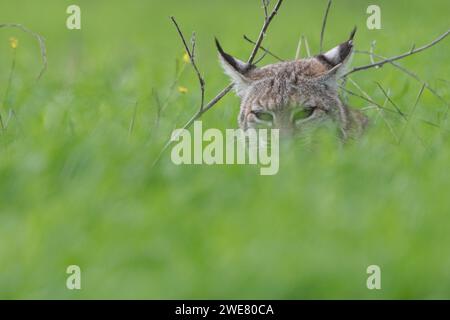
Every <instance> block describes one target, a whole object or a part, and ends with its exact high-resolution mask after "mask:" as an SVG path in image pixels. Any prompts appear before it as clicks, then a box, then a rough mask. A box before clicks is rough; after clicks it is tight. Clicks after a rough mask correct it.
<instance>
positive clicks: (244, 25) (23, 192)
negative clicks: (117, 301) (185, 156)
mask: <svg viewBox="0 0 450 320" xmlns="http://www.w3.org/2000/svg"><path fill="white" fill-rule="evenodd" d="M70 4H74V1H60V0H58V1H57V0H42V1H24V0H14V1H12V0H0V23H5V22H16V23H22V24H24V25H26V26H27V27H28V28H30V29H32V30H33V31H36V32H38V33H40V34H42V35H43V36H44V37H45V38H46V44H47V49H48V62H49V65H48V70H47V72H46V73H45V74H44V76H43V77H42V78H41V79H40V81H36V76H37V74H38V73H39V69H40V66H41V65H40V57H39V47H38V44H37V43H36V41H35V39H33V38H32V37H30V36H29V35H27V34H25V33H22V32H20V31H18V30H14V29H0V98H1V105H0V113H1V115H2V118H3V120H4V121H6V120H9V121H8V126H7V128H6V129H5V130H3V131H2V132H1V134H0V298H5V299H12V298H31V299H37V298H51V299H56V298H64V299H65V298H71V299H72V298H73V299H80V298H88V299H92V298H127V299H128V298H139V299H164V298H193V299H197V298H208V299H217V298H225V299H228V298H251V299H259V298H261V299H310V298H320V299H322V298H327V299H328V298H330V299H342V298H354V299H361V298H368V299H379V298H388V299H391V298H405V299H410V298H425V299H430V298H438V299H442V298H450V232H449V231H450V197H449V187H450V180H449V179H450V174H449V172H448V171H449V164H450V141H449V138H450V135H449V129H450V125H449V122H448V120H447V118H446V117H445V113H446V111H447V107H448V103H447V105H446V104H444V103H443V102H442V101H440V100H439V99H437V98H436V97H434V96H433V95H432V94H430V92H428V91H425V93H424V95H423V97H422V99H421V100H420V102H419V103H418V105H417V108H416V109H415V110H414V104H415V100H416V97H417V95H418V92H419V90H420V88H421V85H420V83H418V82H416V81H415V80H413V79H411V78H409V77H408V76H407V75H405V74H403V73H401V72H400V71H398V70H396V69H395V68H393V67H392V66H389V65H386V66H385V67H383V68H382V69H379V70H375V69H372V70H370V71H365V72H360V73H357V74H355V75H354V76H353V79H354V80H355V81H357V82H358V83H359V85H360V86H361V87H362V88H363V89H364V90H365V91H366V92H367V93H368V94H369V95H371V96H372V97H373V99H374V100H376V101H377V102H378V103H379V104H383V103H384V101H385V97H384V96H383V93H382V92H381V91H380V90H379V88H378V87H377V85H376V82H380V83H381V84H382V85H383V87H384V88H385V89H386V90H388V89H389V90H390V93H391V96H392V100H393V101H394V102H395V103H396V104H397V105H398V106H399V108H400V109H401V110H403V112H405V113H408V115H410V116H409V117H408V121H404V120H402V118H401V117H399V116H398V114H395V113H392V112H384V113H383V112H380V111H379V110H377V109H370V110H367V111H366V114H367V115H368V116H369V117H370V119H371V126H370V130H369V131H368V133H367V135H366V136H365V137H364V138H363V139H361V141H359V142H358V143H353V144H351V145H349V146H346V147H342V146H340V145H339V143H337V142H336V141H335V139H334V138H331V139H330V138H328V137H323V139H321V140H320V141H319V142H318V143H316V144H313V145H309V146H304V145H302V144H299V143H295V142H285V143H284V144H283V145H282V148H281V154H280V157H281V160H280V161H281V166H280V171H279V173H278V174H277V175H276V176H272V177H267V176H264V177H263V176H260V175H259V168H257V167H252V166H210V167H209V166H179V167H177V166H175V165H173V164H172V162H171V161H170V152H168V153H166V154H164V156H163V157H162V159H161V161H160V162H159V163H158V164H157V165H156V166H155V167H152V163H153V162H154V160H155V158H156V157H157V155H158V153H159V151H160V150H161V148H162V146H163V144H164V143H165V141H166V140H167V138H168V137H169V136H170V133H171V131H172V130H173V129H174V128H176V127H179V126H181V125H182V124H183V123H184V122H185V121H186V120H187V119H188V118H189V117H190V116H191V114H193V113H194V112H195V110H196V108H197V106H198V104H199V91H198V84H197V80H196V78H195V75H194V73H193V72H192V69H191V68H190V66H189V65H185V66H184V71H183V72H182V73H181V76H180V77H179V79H178V81H176V82H174V81H175V80H176V70H177V68H178V69H179V68H183V62H182V61H181V58H182V56H183V48H182V46H181V43H180V41H179V38H178V36H177V34H176V31H175V29H174V28H173V26H172V25H171V22H170V20H169V18H168V17H169V16H170V15H175V16H176V17H177V19H178V22H179V23H180V25H181V27H182V28H183V30H184V32H185V33H186V34H187V35H189V34H190V32H192V31H196V34H197V41H198V44H197V52H198V61H199V67H200V69H201V71H202V72H203V73H204V76H205V79H206V82H207V98H212V97H213V96H214V95H215V94H216V93H217V92H218V90H220V89H221V88H222V87H223V86H225V85H226V84H227V83H228V79H227V78H226V76H225V75H223V73H222V70H221V68H220V66H219V64H218V61H217V53H216V49H215V47H214V43H213V38H214V36H217V37H218V38H219V39H220V40H221V42H222V44H223V46H224V48H225V49H226V50H227V51H229V52H230V53H232V54H234V55H236V56H237V57H240V58H241V59H243V60H245V59H246V58H247V57H248V55H249V53H250V51H251V48H252V47H251V46H250V45H249V44H248V43H246V42H245V41H244V40H243V39H242V35H243V34H247V35H248V36H250V37H252V38H256V37H257V34H258V32H259V29H260V27H261V23H262V10H261V3H260V1H257V0H254V1H238V0H229V1H212V0H201V1H200V0H196V1H175V0H168V1H143V0H142V1H138V0H129V1H117V0H115V1H111V0H108V1H106V0H97V1H87V0H79V1H76V4H78V5H79V6H80V7H81V12H82V16H81V19H82V29H81V30H79V31H73V30H68V29H67V28H66V27H65V22H66V19H67V17H68V15H67V14H66V8H67V6H68V5H70ZM370 4H378V5H379V6H380V7H381V10H382V29H381V30H368V29H367V28H366V19H367V17H368V15H367V14H366V9H367V7H368V5H370ZM325 6H326V1H324V0H323V1H299V0H295V1H294V0H286V1H285V4H284V5H283V7H282V9H281V10H280V13H279V15H278V16H277V17H276V20H275V21H274V23H273V25H272V26H271V28H270V30H269V33H268V37H267V40H266V42H265V43H264V45H265V46H266V47H268V48H270V49H271V50H273V51H274V52H276V53H277V54H278V55H280V56H282V57H284V58H285V59H290V58H293V57H294V55H295V51H296V47H297V42H298V39H299V37H300V35H302V34H303V35H305V36H306V37H307V38H308V41H309V44H310V47H311V50H312V51H313V53H317V51H318V47H319V35H320V28H321V24H322V16H323V12H324V9H325ZM449 10H450V2H449V1H447V0H430V1H422V0H414V1H411V0H408V1H406V0H395V1H392V0H391V1H387V0H378V1H365V0H364V1H350V0H340V1H339V0H338V1H335V3H334V4H333V7H332V9H331V12H330V18H329V20H328V27H327V31H326V36H325V45H326V47H327V48H331V47H333V46H335V45H337V44H338V43H340V42H342V41H344V40H345V39H346V38H347V37H348V34H349V32H350V31H351V29H352V28H353V26H354V25H357V26H358V27H359V30H358V33H357V37H356V40H355V43H356V47H357V49H360V50H368V49H369V48H370V43H371V42H372V41H373V40H376V41H377V45H376V51H377V52H378V53H380V54H383V55H387V56H391V55H396V54H399V53H403V52H406V51H408V50H409V49H410V48H411V46H412V44H413V43H415V44H416V46H420V45H422V44H425V43H428V42H429V41H431V40H432V39H434V38H436V37H437V36H438V35H439V34H442V33H443V32H445V31H446V30H448V28H449V23H448V13H449ZM12 36H14V37H16V38H18V39H19V47H18V48H17V49H16V51H15V53H14V52H13V50H12V49H11V48H10V46H9V38H10V37H12ZM449 52H450V41H449V40H448V39H447V40H446V41H444V42H442V43H440V44H439V45H438V46H436V47H433V48H432V49H430V50H428V51H425V52H423V53H421V54H419V55H416V56H414V57H409V58H407V59H405V60H404V61H402V62H401V63H402V64H403V65H404V66H406V67H408V68H410V69H411V70H413V71H414V72H416V73H417V74H418V75H420V77H422V78H423V79H424V80H426V81H428V82H429V84H430V86H432V87H433V88H435V89H436V91H437V92H438V93H439V94H440V95H442V96H443V97H444V98H445V99H446V100H447V101H450V91H449V81H450V77H449V74H450V57H449ZM14 55H15V69H14V71H13V74H12V81H11V86H10V88H9V90H8V92H6V91H7V87H8V79H9V77H10V73H11V72H10V71H11V64H12V61H13V59H14ZM273 61H274V60H273V59H271V58H270V57H268V58H266V60H265V61H264V62H263V64H264V63H270V62H273ZM367 63H369V60H368V58H367V57H366V56H361V55H356V56H355V59H354V65H355V66H356V65H362V64H367ZM176 66H178V67H176ZM178 86H185V87H186V88H188V90H189V91H188V93H187V94H180V93H178V91H177V87H178ZM172 87H173V88H174V90H171V88H172ZM348 88H349V89H351V90H352V91H354V92H358V89H356V88H355V87H354V86H352V85H351V84H348ZM155 95H157V96H158V97H159V98H160V100H161V101H163V103H164V104H165V108H163V109H164V110H162V111H160V112H158V104H157V103H156V102H155ZM238 104H239V101H238V99H237V98H236V97H235V96H234V95H229V96H227V97H226V98H225V99H223V101H221V102H220V103H219V104H218V105H217V106H215V107H214V108H213V109H212V110H211V111H210V112H208V113H207V114H206V115H205V116H204V118H203V120H204V123H203V125H204V127H205V128H220V129H225V128H234V127H236V126H237V123H236V119H237V114H238ZM350 104H351V105H353V106H355V107H358V108H366V107H368V106H369V105H370V103H368V102H366V101H364V100H361V99H358V98H350ZM386 107H387V108H389V109H393V106H392V105H391V104H390V103H389V102H388V103H387V104H386ZM158 113H159V114H160V116H159V117H158V116H157V115H158ZM8 118H9V119H8ZM424 121H428V122H433V123H435V124H438V125H439V126H440V128H437V127H434V126H431V125H429V124H427V123H426V122H424ZM72 264H75V265H79V266H80V267H81V270H82V290H80V291H70V290H68V289H66V278H67V276H68V275H67V274H66V268H67V267H68V266H69V265H72ZM373 264H375V265H379V266H380V267H381V271H382V290H378V291H377V290H375V291H371V290H368V289H367V287H366V279H367V277H368V275H367V274H366V268H367V267H368V266H369V265H373Z"/></svg>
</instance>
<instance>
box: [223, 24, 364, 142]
mask: <svg viewBox="0 0 450 320" xmlns="http://www.w3.org/2000/svg"><path fill="white" fill-rule="evenodd" d="M355 32H356V29H355V30H353V32H352V33H351V35H350V38H349V40H347V41H346V42H344V43H342V44H340V45H339V46H337V47H335V48H333V49H331V50H330V51H328V52H326V53H324V54H319V55H317V56H315V57H313V58H308V59H299V60H294V61H288V62H280V63H275V64H271V65H267V66H265V67H262V68H258V67H256V66H254V65H250V64H247V63H245V62H242V61H240V60H238V59H236V58H234V57H232V56H231V55H229V54H227V53H225V52H224V50H223V49H222V47H221V45H220V44H219V42H218V41H217V39H216V45H217V49H218V51H219V59H220V62H221V64H222V66H223V68H224V70H225V73H226V74H227V75H228V76H230V77H231V79H232V81H233V82H234V89H235V91H236V93H237V95H238V96H239V97H240V98H241V106H240V113H239V118H238V122H239V126H240V128H241V129H243V130H247V129H249V128H260V127H266V128H267V127H268V128H274V129H280V134H281V135H294V134H298V133H302V132H305V131H307V130H308V129H314V128H316V127H318V126H320V125H324V124H325V123H327V122H328V123H330V122H331V123H334V124H335V125H336V126H337V127H338V130H339V134H340V136H341V138H342V139H343V140H347V139H349V138H354V137H357V136H359V135H361V134H362V133H363V131H364V129H365V127H366V125H367V118H366V117H365V116H364V115H363V114H362V113H361V112H360V111H358V110H356V109H352V108H350V107H348V106H347V105H345V104H344V103H343V102H342V101H341V100H340V98H339V94H338V91H337V89H338V85H337V80H338V79H339V77H340V76H341V75H342V74H343V73H344V72H345V70H346V67H347V65H348V64H349V61H350V59H351V56H352V53H353V37H354V35H355Z"/></svg>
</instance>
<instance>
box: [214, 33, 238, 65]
mask: <svg viewBox="0 0 450 320" xmlns="http://www.w3.org/2000/svg"><path fill="white" fill-rule="evenodd" d="M214 39H215V42H216V47H217V51H219V53H220V55H221V56H222V58H223V59H224V60H225V61H226V62H227V63H228V64H229V65H230V66H232V67H233V68H234V69H235V70H236V71H239V72H242V71H244V70H241V69H242V65H241V63H239V61H237V60H236V59H235V58H233V57H232V56H231V55H229V54H228V53H226V52H225V51H223V49H222V46H221V45H220V43H219V40H218V39H217V38H214Z"/></svg>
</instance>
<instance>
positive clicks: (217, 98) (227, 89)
mask: <svg viewBox="0 0 450 320" xmlns="http://www.w3.org/2000/svg"><path fill="white" fill-rule="evenodd" d="M282 3H283V0H278V2H277V3H276V4H275V6H274V8H273V10H272V12H271V14H270V15H268V17H267V18H265V19H264V24H263V26H262V29H261V31H260V33H259V36H258V40H257V41H256V43H255V46H254V47H253V50H252V53H251V54H250V57H249V59H248V61H247V63H248V64H252V63H253V61H254V60H255V58H256V55H257V54H258V51H259V49H261V45H262V42H263V40H264V38H265V36H266V32H267V30H268V28H269V25H270V23H271V22H272V20H273V18H275V16H276V15H277V13H278V10H279V9H280V7H281V5H282ZM171 20H172V22H173V23H174V25H175V27H176V29H177V31H178V34H179V35H180V37H181V40H182V41H183V45H184V47H185V49H186V51H187V53H188V55H189V57H190V59H191V62H192V65H193V66H194V68H195V71H196V72H197V76H198V78H199V81H200V84H201V88H202V103H201V108H200V109H199V110H198V111H197V112H196V113H195V114H194V115H193V116H192V117H191V119H190V120H189V121H188V122H186V124H185V125H184V126H183V129H188V128H189V127H190V126H191V125H192V124H193V123H194V122H195V121H196V120H198V119H199V118H200V117H201V116H202V115H203V114H204V113H205V112H206V111H208V110H209V109H211V108H212V107H213V106H215V105H216V104H217V103H218V102H219V101H220V100H221V99H222V98H223V97H224V96H226V95H227V94H228V93H229V92H230V91H231V90H232V89H233V87H234V83H231V84H229V85H228V86H227V87H225V88H224V89H222V91H220V92H219V93H218V94H217V95H216V96H215V97H214V98H213V99H212V100H211V101H210V102H209V103H208V104H207V105H204V102H203V99H204V81H203V78H202V77H201V75H200V72H199V71H198V68H197V66H196V64H195V60H194V59H193V56H192V52H191V51H190V50H189V47H188V46H187V43H186V39H185V38H184V36H183V33H182V32H181V29H180V27H179V26H178V24H177V22H176V20H175V18H174V17H171ZM200 79H201V80H200ZM171 144H172V139H171V140H169V141H168V142H167V143H166V144H165V145H164V147H163V149H162V150H161V152H160V154H159V155H158V157H157V158H156V160H155V162H154V163H153V165H156V163H158V161H159V159H160V158H161V156H162V154H163V153H164V152H165V150H167V148H169V146H170V145H171Z"/></svg>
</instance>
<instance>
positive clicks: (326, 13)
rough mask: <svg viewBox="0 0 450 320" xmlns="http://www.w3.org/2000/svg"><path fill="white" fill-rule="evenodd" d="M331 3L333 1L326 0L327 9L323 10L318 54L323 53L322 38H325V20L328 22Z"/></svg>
mask: <svg viewBox="0 0 450 320" xmlns="http://www.w3.org/2000/svg"><path fill="white" fill-rule="evenodd" d="M332 2H333V0H328V4H327V8H326V10H325V15H324V16H323V21H322V30H321V31H320V47H319V48H320V49H319V50H320V52H319V53H322V52H323V37H324V36H325V28H326V26H327V20H328V13H329V12H330V8H331V3H332Z"/></svg>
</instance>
